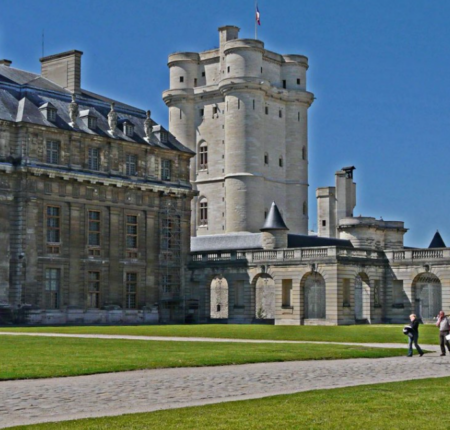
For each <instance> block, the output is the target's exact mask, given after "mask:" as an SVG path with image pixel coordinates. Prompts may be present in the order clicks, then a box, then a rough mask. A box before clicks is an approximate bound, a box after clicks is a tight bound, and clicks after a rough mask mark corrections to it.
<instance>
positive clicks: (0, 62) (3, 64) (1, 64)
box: [0, 58, 12, 67]
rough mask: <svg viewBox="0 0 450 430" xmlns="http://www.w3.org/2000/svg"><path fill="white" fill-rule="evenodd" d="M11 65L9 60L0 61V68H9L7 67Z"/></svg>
mask: <svg viewBox="0 0 450 430" xmlns="http://www.w3.org/2000/svg"><path fill="white" fill-rule="evenodd" d="M11 64H12V61H11V60H7V59H5V58H4V59H3V60H0V66H6V67H9V66H11Z"/></svg>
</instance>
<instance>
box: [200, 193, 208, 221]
mask: <svg viewBox="0 0 450 430" xmlns="http://www.w3.org/2000/svg"><path fill="white" fill-rule="evenodd" d="M207 225H208V202H207V201H206V200H204V201H202V202H200V226H201V227H206V226H207Z"/></svg>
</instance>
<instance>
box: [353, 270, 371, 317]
mask: <svg viewBox="0 0 450 430" xmlns="http://www.w3.org/2000/svg"><path fill="white" fill-rule="evenodd" d="M354 300H355V321H356V322H358V321H360V322H362V321H368V322H370V280H369V277H368V276H367V274H366V273H364V272H359V273H358V274H357V275H356V276H355V289H354Z"/></svg>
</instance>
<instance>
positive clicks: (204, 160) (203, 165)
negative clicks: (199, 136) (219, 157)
mask: <svg viewBox="0 0 450 430" xmlns="http://www.w3.org/2000/svg"><path fill="white" fill-rule="evenodd" d="M199 149H200V150H199V156H200V166H199V168H200V170H208V144H207V143H206V142H203V143H201V144H200V148H199Z"/></svg>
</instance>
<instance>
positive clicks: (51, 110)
mask: <svg viewBox="0 0 450 430" xmlns="http://www.w3.org/2000/svg"><path fill="white" fill-rule="evenodd" d="M39 110H40V111H41V112H42V114H43V115H44V117H45V118H46V119H47V121H50V122H55V121H56V107H55V106H53V105H52V104H51V103H50V102H49V103H45V104H43V105H42V106H41V107H40V108H39Z"/></svg>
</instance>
